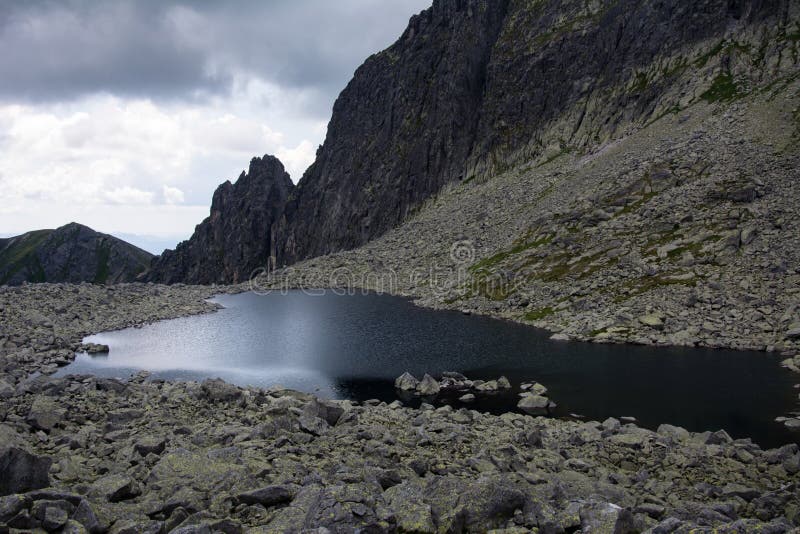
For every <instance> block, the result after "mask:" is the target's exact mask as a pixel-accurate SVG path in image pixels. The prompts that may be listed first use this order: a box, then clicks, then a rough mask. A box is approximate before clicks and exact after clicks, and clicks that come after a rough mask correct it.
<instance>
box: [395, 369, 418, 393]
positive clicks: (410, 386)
mask: <svg viewBox="0 0 800 534" xmlns="http://www.w3.org/2000/svg"><path fill="white" fill-rule="evenodd" d="M418 385H419V380H417V379H416V377H414V375H412V374H411V373H408V372H405V373H403V374H402V375H400V376H399V377H397V380H395V381H394V387H395V388H397V389H399V390H400V391H414V390H415V389H417V386H418Z"/></svg>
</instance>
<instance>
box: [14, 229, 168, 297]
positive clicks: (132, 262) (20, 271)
mask: <svg viewBox="0 0 800 534" xmlns="http://www.w3.org/2000/svg"><path fill="white" fill-rule="evenodd" d="M152 257H153V256H152V254H150V253H149V252H145V251H144V250H141V249H139V248H137V247H134V246H133V245H131V244H129V243H126V242H124V241H122V240H120V239H117V238H116V237H113V236H110V235H106V234H101V233H99V232H95V231H94V230H92V229H91V228H88V227H86V226H83V225H80V224H77V223H70V224H68V225H66V226H62V227H61V228H58V229H56V230H36V231H33V232H28V233H26V234H22V235H19V236H16V237H12V238H9V239H3V240H0V284H8V285H16V284H21V283H23V282H72V283H78V282H93V283H99V284H105V283H118V282H132V281H133V280H135V279H136V277H137V276H138V275H139V274H141V273H142V272H143V271H145V269H146V268H147V267H148V266H149V264H150V260H151V259H152Z"/></svg>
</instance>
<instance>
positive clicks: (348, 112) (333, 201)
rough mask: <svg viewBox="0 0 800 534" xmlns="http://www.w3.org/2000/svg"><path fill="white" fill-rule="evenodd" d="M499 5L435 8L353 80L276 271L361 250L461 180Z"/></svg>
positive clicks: (294, 210) (307, 179)
mask: <svg viewBox="0 0 800 534" xmlns="http://www.w3.org/2000/svg"><path fill="white" fill-rule="evenodd" d="M507 5H508V1H507V0H492V1H490V2H487V1H475V0H470V1H465V0H458V1H455V0H448V1H439V0H437V1H436V2H434V4H433V7H431V8H430V9H428V10H427V11H424V12H422V13H421V14H420V15H417V16H415V17H413V18H412V19H411V21H410V24H409V26H408V29H407V30H406V31H405V33H404V34H403V35H402V37H400V39H399V40H398V41H397V42H396V43H395V44H394V45H393V46H392V47H390V48H389V49H388V50H386V51H384V52H382V53H380V54H377V55H374V56H372V57H370V58H369V59H368V60H367V61H366V62H365V63H364V65H362V66H361V67H360V68H359V69H358V70H357V71H356V73H355V76H354V77H353V80H352V81H351V82H350V83H349V84H348V86H347V87H346V88H345V90H344V91H343V92H342V94H341V95H340V96H339V98H338V100H337V101H336V104H335V105H334V108H333V116H332V118H331V122H330V124H329V127H328V134H327V137H326V140H325V143H324V144H323V146H322V148H321V150H320V151H319V153H318V156H317V159H316V162H315V163H314V165H313V166H312V167H311V168H310V169H309V170H308V171H307V172H306V174H305V176H304V177H303V179H302V181H301V182H300V184H299V186H298V194H297V199H296V201H295V202H294V203H293V204H292V206H291V207H290V209H289V218H290V220H291V222H292V225H291V226H290V227H289V228H287V229H285V230H284V231H283V232H282V233H281V235H282V237H283V241H284V242H285V243H286V244H285V246H284V249H283V251H282V253H283V254H282V258H281V259H282V260H283V261H284V262H292V261H295V260H297V259H300V258H304V257H309V256H316V255H320V254H325V253H328V252H331V251H334V250H341V249H342V248H350V247H353V246H356V245H359V244H362V243H364V242H366V241H368V240H369V239H371V238H372V237H374V236H376V235H380V234H382V233H383V232H385V231H386V230H388V229H389V228H392V227H394V226H396V225H397V224H398V223H399V222H401V221H402V220H403V218H404V217H405V216H406V215H408V213H409V211H410V210H412V209H413V208H414V207H416V206H417V205H419V203H420V202H422V201H423V200H425V199H426V198H428V197H430V195H431V194H433V193H435V192H436V191H438V190H439V189H441V187H442V186H443V185H444V184H445V183H447V182H450V181H456V180H460V179H462V178H463V177H464V175H463V173H464V162H465V160H466V159H467V157H468V156H469V154H470V152H471V150H472V147H473V145H474V144H475V140H476V139H475V136H476V131H477V127H478V121H479V118H480V108H481V102H482V100H483V95H484V86H485V83H486V70H487V65H488V64H489V61H490V57H491V52H492V47H493V46H494V44H495V42H496V40H497V37H498V35H499V33H500V31H501V29H502V25H503V21H504V19H505V15H506V8H507Z"/></svg>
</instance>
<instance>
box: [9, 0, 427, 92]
mask: <svg viewBox="0 0 800 534" xmlns="http://www.w3.org/2000/svg"><path fill="white" fill-rule="evenodd" d="M430 3H431V0H337V1H329V0H234V1H228V2H221V1H220V2H216V1H210V0H209V1H197V2H177V1H171V0H163V1H159V0H140V1H133V0H107V1H103V0H91V1H90V0H65V1H36V0H33V1H27V2H23V1H18V0H0V49H2V50H3V52H2V54H0V99H3V100H6V101H9V100H10V101H19V100H23V101H64V100H69V99H71V98H76V97H80V96H82V95H84V94H91V93H97V92H108V93H112V94H119V95H125V96H131V95H133V96H147V97H150V98H178V99H182V98H197V97H202V96H204V95H215V94H224V93H227V92H228V91H230V88H231V86H232V83H233V80H234V79H236V78H237V77H243V78H245V79H247V78H252V77H255V78H259V79H261V80H265V81H267V82H269V83H273V84H276V85H278V86H280V87H284V88H302V89H309V90H312V91H317V92H319V93H320V94H324V95H330V94H331V93H332V92H336V91H338V90H340V89H341V88H342V87H343V86H344V84H345V83H346V81H347V80H348V79H349V78H350V76H351V75H352V73H353V70H354V69H355V68H356V67H357V66H358V65H359V64H360V63H361V62H362V61H363V60H364V59H365V58H366V57H367V56H368V55H369V54H371V53H373V52H376V51H378V50H380V49H382V48H385V47H386V46H388V45H389V44H391V43H392V42H393V41H394V40H395V39H396V38H397V37H399V35H400V34H401V32H402V30H403V29H404V27H405V26H406V24H407V22H408V18H409V17H410V16H411V15H412V14H414V13H416V12H419V11H420V10H422V9H425V8H426V7H428V6H429V5H430Z"/></svg>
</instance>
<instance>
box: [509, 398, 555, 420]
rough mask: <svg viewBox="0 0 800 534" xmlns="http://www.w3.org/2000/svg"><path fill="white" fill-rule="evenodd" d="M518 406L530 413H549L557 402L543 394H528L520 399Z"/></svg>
mask: <svg viewBox="0 0 800 534" xmlns="http://www.w3.org/2000/svg"><path fill="white" fill-rule="evenodd" d="M517 408H519V409H520V410H522V411H524V412H525V413H527V414H530V415H547V414H548V413H549V412H550V410H553V409H555V408H556V403H554V402H553V401H551V400H550V399H548V398H547V397H543V396H541V395H534V394H528V395H525V396H524V397H522V398H521V399H520V401H519V402H518V403H517Z"/></svg>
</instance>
